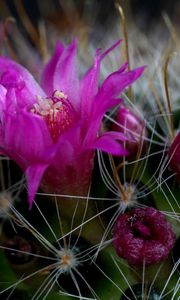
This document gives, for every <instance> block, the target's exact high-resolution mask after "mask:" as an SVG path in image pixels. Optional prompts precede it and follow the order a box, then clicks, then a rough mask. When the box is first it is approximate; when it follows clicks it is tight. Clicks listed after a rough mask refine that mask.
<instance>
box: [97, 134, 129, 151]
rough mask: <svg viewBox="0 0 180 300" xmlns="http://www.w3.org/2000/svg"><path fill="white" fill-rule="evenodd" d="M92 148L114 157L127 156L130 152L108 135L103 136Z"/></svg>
mask: <svg viewBox="0 0 180 300" xmlns="http://www.w3.org/2000/svg"><path fill="white" fill-rule="evenodd" d="M92 148H95V149H99V150H102V151H104V152H107V153H110V154H112V155H127V154H128V152H127V151H126V150H125V149H124V148H123V147H122V145H121V144H120V143H118V142H116V141H115V140H114V139H112V137H111V136H109V135H108V134H106V135H103V136H101V137H100V138H98V139H97V140H96V142H95V143H94V144H93V145H92Z"/></svg>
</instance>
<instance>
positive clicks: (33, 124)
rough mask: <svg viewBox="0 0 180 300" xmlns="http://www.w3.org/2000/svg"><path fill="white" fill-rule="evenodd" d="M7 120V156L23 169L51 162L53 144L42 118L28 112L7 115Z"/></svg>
mask: <svg viewBox="0 0 180 300" xmlns="http://www.w3.org/2000/svg"><path fill="white" fill-rule="evenodd" d="M5 118H6V122H5V124H4V137H3V139H4V141H3V146H4V152H5V154H6V155H9V156H10V157H11V158H12V159H14V160H15V161H16V162H17V163H18V164H19V165H20V167H21V168H22V169H25V168H26V167H27V166H28V165H29V164H36V163H39V162H40V163H41V162H48V161H49V160H50V158H51V157H52V155H53V142H52V139H51V137H50V134H49V130H48V128H47V126H46V124H45V122H44V121H43V120H42V119H41V118H39V117H38V116H35V115H33V114H29V113H26V112H20V113H17V114H16V115H9V114H7V115H6V116H5ZM17 133H18V134H17Z"/></svg>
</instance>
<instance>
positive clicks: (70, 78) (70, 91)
mask: <svg viewBox="0 0 180 300" xmlns="http://www.w3.org/2000/svg"><path fill="white" fill-rule="evenodd" d="M76 52H77V43H76V41H73V42H72V43H71V44H70V46H69V47H68V48H67V49H65V50H64V52H63V54H62V55H61V57H60V58H59V61H58V63H57V65H56V69H55V72H54V85H53V88H54V90H59V91H62V92H63V93H64V94H66V95H67V97H68V99H70V100H71V103H72V105H73V106H74V107H75V108H78V107H79V102H80V96H79V79H78V77H79V76H78V71H77V53H76Z"/></svg>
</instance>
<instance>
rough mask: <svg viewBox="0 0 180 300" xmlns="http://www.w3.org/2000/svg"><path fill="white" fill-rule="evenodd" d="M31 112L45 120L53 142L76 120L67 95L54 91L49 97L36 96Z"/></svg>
mask: <svg viewBox="0 0 180 300" xmlns="http://www.w3.org/2000/svg"><path fill="white" fill-rule="evenodd" d="M31 112H33V113H35V114H37V115H39V116H41V117H42V118H43V119H44V121H45V122H46V124H47V126H48V128H49V131H50V134H51V137H52V139H53V140H54V142H56V141H57V139H58V137H59V135H60V134H61V133H62V132H64V131H65V130H67V129H69V128H71V127H72V126H73V124H74V123H75V121H76V112H75V110H74V108H73V106H72V104H71V103H70V101H69V100H68V97H67V95H65V94H64V93H63V92H61V91H55V92H54V93H53V95H52V97H50V98H42V97H40V96H37V101H36V103H34V105H33V108H32V109H31Z"/></svg>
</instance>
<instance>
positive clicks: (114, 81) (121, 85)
mask: <svg viewBox="0 0 180 300" xmlns="http://www.w3.org/2000/svg"><path fill="white" fill-rule="evenodd" d="M144 69H145V66H143V67H140V68H137V69H134V70H132V71H129V72H126V73H122V71H121V70H120V71H117V72H114V73H112V74H111V75H110V76H109V77H107V79H106V80H105V81H104V82H103V84H102V86H101V88H100V90H99V92H98V94H97V96H96V102H97V106H98V105H101V104H102V103H104V102H106V101H108V99H112V98H115V97H117V96H119V94H120V93H121V92H122V91H123V90H124V89H125V88H126V87H128V86H129V85H131V84H132V83H133V82H134V81H136V80H137V79H138V78H139V77H140V76H141V74H142V73H143V71H144Z"/></svg>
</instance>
